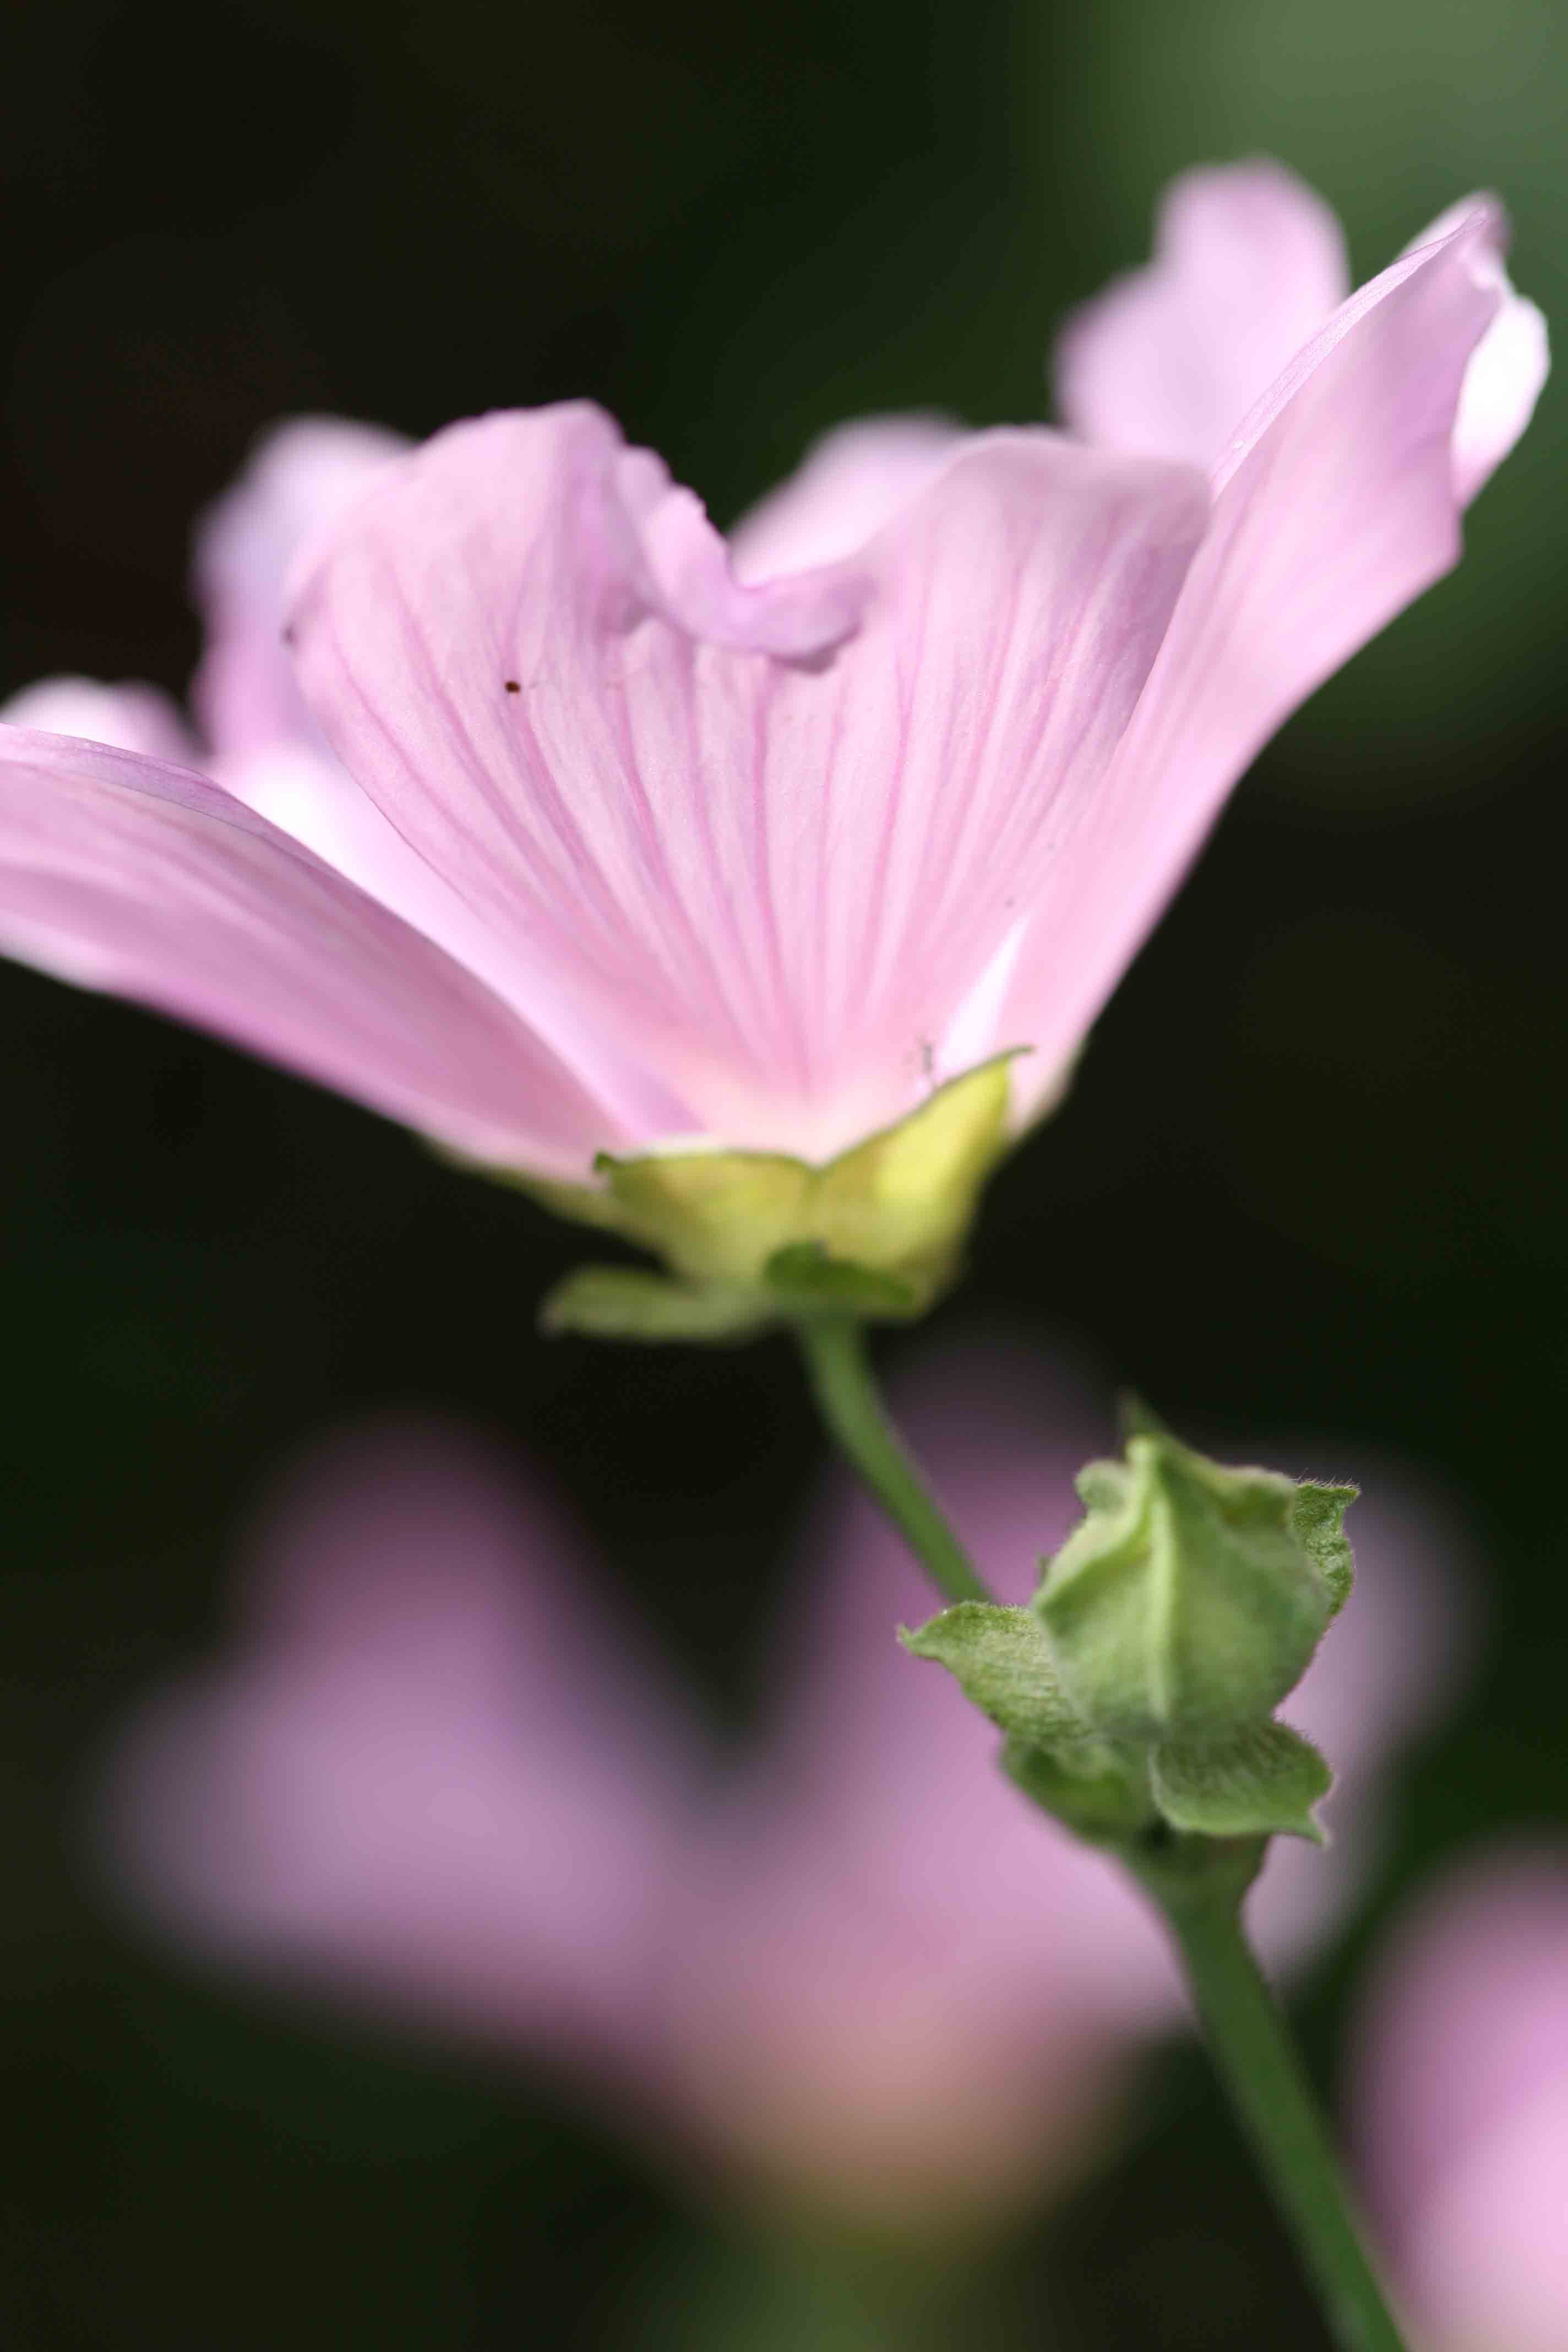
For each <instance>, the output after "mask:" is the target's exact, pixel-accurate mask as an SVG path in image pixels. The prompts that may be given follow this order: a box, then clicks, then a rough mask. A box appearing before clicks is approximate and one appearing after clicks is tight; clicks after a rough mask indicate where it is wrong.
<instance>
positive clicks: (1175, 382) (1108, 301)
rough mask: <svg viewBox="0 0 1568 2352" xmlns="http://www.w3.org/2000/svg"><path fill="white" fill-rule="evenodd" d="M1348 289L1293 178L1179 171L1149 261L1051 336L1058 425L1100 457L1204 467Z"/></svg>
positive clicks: (1325, 224) (1243, 171)
mask: <svg viewBox="0 0 1568 2352" xmlns="http://www.w3.org/2000/svg"><path fill="white" fill-rule="evenodd" d="M1349 290H1350V274H1349V269H1348V267H1347V264H1346V261H1345V245H1344V237H1343V236H1342V232H1341V229H1340V225H1339V223H1338V221H1337V220H1336V219H1335V218H1334V215H1333V214H1332V213H1331V211H1330V209H1329V207H1328V205H1326V204H1324V202H1323V200H1322V198H1321V196H1319V195H1316V194H1313V192H1312V190H1311V189H1310V188H1309V187H1307V186H1306V185H1305V184H1303V182H1301V181H1300V180H1299V179H1297V177H1296V175H1295V173H1293V172H1288V171H1286V170H1285V169H1284V167H1283V166H1282V165H1281V164H1279V163H1268V162H1264V161H1258V162H1255V163H1230V164H1226V165H1222V166H1221V167H1219V168H1217V169H1210V170H1205V171H1196V172H1184V173H1183V174H1182V176H1181V178H1180V179H1178V180H1174V181H1173V182H1172V184H1171V185H1170V187H1169V188H1167V189H1166V191H1165V194H1164V195H1163V198H1162V200H1161V204H1160V209H1159V214H1158V215H1157V218H1156V223H1155V232H1154V258H1153V260H1152V261H1151V262H1150V263H1149V264H1148V265H1147V266H1146V267H1145V268H1142V269H1134V270H1131V271H1130V272H1129V273H1128V274H1127V276H1126V277H1124V278H1117V279H1115V280H1114V281H1113V283H1112V284H1111V285H1110V286H1108V287H1107V288H1106V289H1105V291H1104V292H1103V293H1102V294H1098V295H1096V296H1095V298H1094V299H1093V300H1092V301H1089V302H1086V303H1085V304H1084V305H1083V307H1082V309H1081V310H1077V311H1075V312H1074V313H1073V314H1072V316H1071V317H1070V318H1069V319H1068V321H1067V323H1066V325H1065V327H1064V328H1063V329H1062V331H1061V334H1060V336H1059V338H1058V343H1057V349H1056V355H1055V361H1054V369H1053V372H1054V374H1055V379H1056V387H1057V401H1058V407H1059V409H1060V411H1061V414H1062V417H1063V419H1064V421H1065V422H1066V424H1067V425H1068V427H1069V429H1070V430H1071V431H1072V432H1074V433H1078V434H1081V435H1082V436H1083V438H1084V439H1085V440H1087V441H1095V442H1098V443H1100V445H1101V446H1103V447H1105V448H1108V449H1129V450H1136V451H1141V452H1142V453H1143V454H1144V455H1146V456H1149V457H1184V458H1187V459H1189V460H1190V461H1191V462H1192V463H1193V464H1194V465H1200V466H1207V465H1212V464H1213V463H1214V461H1215V458H1217V457H1219V455H1220V453H1221V452H1222V450H1223V449H1224V448H1225V446H1226V443H1227V441H1228V440H1229V438H1230V436H1231V435H1232V434H1233V433H1234V432H1235V430H1236V428H1237V425H1239V424H1240V422H1241V420H1242V418H1243V417H1244V416H1245V415H1247V410H1248V409H1249V408H1250V407H1251V406H1252V404H1253V402H1254V401H1255V400H1258V398H1260V397H1261V395H1262V394H1263V393H1265V392H1266V391H1267V390H1268V386H1269V384H1270V383H1273V381H1274V379H1275V377H1276V376H1277V375H1278V374H1279V372H1280V370H1281V369H1282V368H1284V367H1285V366H1286V365H1287V364H1288V362H1289V361H1290V360H1292V359H1293V358H1294V357H1295V355H1296V353H1297V352H1299V351H1300V349H1301V347H1302V345H1303V344H1305V343H1307V342H1310V340H1311V338H1312V337H1313V336H1314V335H1315V334H1316V333H1317V332H1318V331H1319V329H1320V328H1321V327H1322V326H1323V324H1324V323H1325V321H1326V320H1329V319H1330V318H1331V316H1332V314H1333V313H1334V311H1335V310H1338V308H1339V306H1340V304H1341V303H1342V301H1343V300H1344V299H1345V296H1346V295H1347V293H1348V292H1349Z"/></svg>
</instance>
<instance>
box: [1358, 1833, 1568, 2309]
mask: <svg viewBox="0 0 1568 2352" xmlns="http://www.w3.org/2000/svg"><path fill="white" fill-rule="evenodd" d="M1352 2059H1353V2063H1352V2070H1351V2077H1350V2080H1351V2091H1352V2099H1353V2102H1354V2108H1353V2120H1354V2121H1355V2124H1356V2126H1357V2136H1358V2138H1359V2140H1360V2143H1361V2147H1362V2149H1363V2168H1364V2171H1365V2176H1366V2179H1367V2183H1368V2187H1369V2189H1370V2191H1371V2196H1372V2200H1373V2210H1375V2212H1376V2213H1377V2215H1378V2217H1379V2220H1380V2221H1381V2223H1382V2226H1383V2230H1384V2237H1385V2241H1386V2242H1387V2244H1388V2247H1389V2250H1390V2252H1391V2254H1392V2256H1393V2259H1394V2265H1395V2268H1396V2271H1397V2273H1399V2275H1400V2276H1401V2277H1402V2278H1403V2281H1404V2284H1405V2288H1406V2290H1407V2293H1408V2295H1409V2298H1410V2302H1411V2305H1412V2310H1413V2313H1414V2315H1415V2317H1416V2318H1417V2319H1418V2320H1419V2321H1420V2322H1421V2324H1422V2326H1423V2328H1424V2329H1425V2331H1426V2332H1425V2333H1423V2335H1422V2336H1421V2341H1422V2343H1423V2344H1424V2345H1427V2346H1430V2347H1432V2352H1561V2347H1563V2345H1564V2344H1568V2231H1565V2230H1564V2226H1563V2222H1564V2216H1565V2215H1568V1848H1563V1847H1558V1848H1556V1849H1553V1848H1551V1847H1545V1848H1541V1849H1537V1850H1533V1851H1532V1850H1530V1849H1527V1848H1515V1849H1508V1848H1504V1849H1502V1850H1500V1851H1498V1852H1494V1853H1487V1854H1482V1855H1479V1856H1478V1857H1476V1858H1475V1859H1473V1860H1471V1861H1470V1862H1468V1864H1464V1865H1462V1866H1461V1867H1460V1868H1459V1869H1458V1870H1457V1871H1455V1872H1453V1873H1452V1874H1450V1875H1449V1876H1448V1877H1447V1879H1445V1880H1444V1881H1443V1882H1442V1883H1441V1884H1440V1885H1438V1886H1437V1887H1436V1889H1435V1890H1433V1891H1432V1892H1431V1893H1429V1894H1427V1895H1425V1896H1424V1897H1423V1898H1422V1899H1421V1900H1419V1901H1418V1902H1417V1903H1416V1905H1415V1908H1414V1910H1413V1911H1412V1913H1411V1914H1410V1916H1407V1917H1406V1918H1405V1920H1404V1921H1403V1922H1402V1924H1401V1925H1400V1926H1399V1927H1397V1928H1396V1930H1395V1932H1394V1937H1393V1938H1392V1940H1391V1943H1390V1945H1389V1947H1388V1949H1387V1950H1386V1952H1385V1953H1384V1956H1383V1958H1382V1959H1381V1961H1380V1964H1379V1966H1378V1969H1377V1970H1376V1973H1375V1975H1374V1977H1373V1983H1372V1986H1371V1989H1370V1991H1369V1993H1368V1995H1367V1997H1366V2000H1365V2004H1364V2009H1363V2016H1362V2019H1361V2023H1360V2030H1359V2032H1358V2035H1357V2037H1356V2041H1355V2042H1354V2044H1353V2045H1352Z"/></svg>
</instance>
